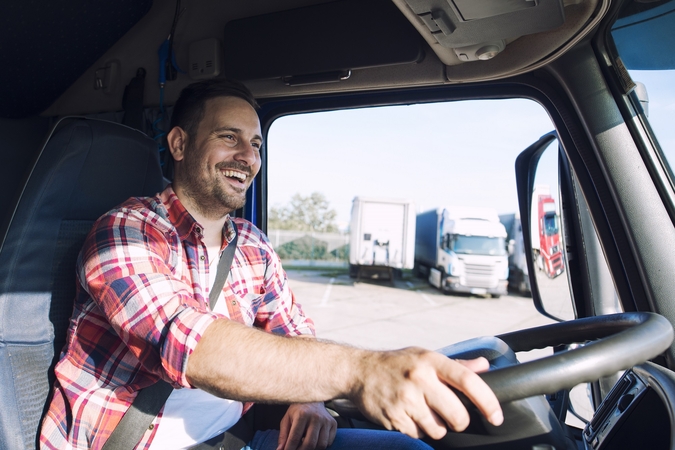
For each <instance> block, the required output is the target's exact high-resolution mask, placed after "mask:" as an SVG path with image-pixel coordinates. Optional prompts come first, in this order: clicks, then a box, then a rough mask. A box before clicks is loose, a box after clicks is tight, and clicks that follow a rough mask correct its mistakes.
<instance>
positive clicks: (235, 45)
mask: <svg viewBox="0 0 675 450" xmlns="http://www.w3.org/2000/svg"><path fill="white" fill-rule="evenodd" d="M423 45H424V44H423V40H422V38H421V36H420V35H419V33H418V32H417V30H416V29H415V28H414V27H413V26H412V25H411V24H410V22H409V21H408V20H407V19H406V18H405V16H403V14H401V12H400V11H399V9H398V8H397V7H396V6H395V5H394V4H393V3H392V2H391V0H369V1H363V0H342V1H336V2H330V3H323V4H319V5H313V6H307V7H303V8H297V9H293V10H289V11H281V12H277V13H271V14H265V15H261V16H255V17H248V18H244V19H238V20H233V21H230V22H228V23H227V24H226V25H225V36H224V45H223V50H224V56H223V60H224V72H225V74H226V76H228V77H231V78H235V79H238V80H255V79H266V78H280V77H281V78H284V79H285V81H286V82H287V83H289V84H301V83H302V81H303V80H305V81H306V82H307V83H310V82H328V81H338V80H339V79H340V78H343V79H344V78H346V77H348V76H349V73H350V71H351V70H353V69H360V68H366V67H376V66H388V65H394V64H405V63H415V62H418V61H421V60H422V58H423V56H424V51H423ZM294 81H295V83H294Z"/></svg>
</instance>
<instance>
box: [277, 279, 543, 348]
mask: <svg viewBox="0 0 675 450" xmlns="http://www.w3.org/2000/svg"><path fill="white" fill-rule="evenodd" d="M287 273H288V277H289V280H290V285H291V288H292V289H293V292H294V293H295V296H296V299H297V301H298V302H299V303H300V304H301V305H302V307H303V309H304V310H305V312H306V313H307V315H309V316H310V317H311V318H312V319H313V320H314V322H315V325H316V330H317V336H318V337H319V338H323V339H329V340H333V341H337V342H343V343H348V344H352V345H355V346H359V347H364V348H372V349H393V348H401V347H407V346H413V345H414V346H420V347H425V348H428V349H432V350H434V349H438V348H441V347H445V346H446V345H449V344H451V343H455V342H459V341H463V340H466V339H470V338H474V337H479V336H493V335H496V334H500V333H505V332H508V331H514V330H518V329H522V328H528V327H535V326H539V325H544V324H549V323H552V322H553V321H552V320H550V319H548V318H546V317H544V316H542V315H541V314H539V312H537V310H536V309H535V307H534V305H533V303H532V299H531V298H529V297H521V296H517V295H508V296H503V297H501V298H499V299H494V298H485V297H480V296H466V295H443V294H442V293H441V292H440V291H438V290H437V289H435V288H433V287H431V286H430V285H429V284H428V283H427V282H426V280H422V279H418V278H415V277H413V276H412V275H409V274H404V276H403V278H402V279H400V280H395V286H393V287H392V286H391V284H390V282H389V281H385V280H379V281H378V280H367V281H360V282H356V280H355V279H353V278H350V277H349V275H348V274H347V271H346V270H340V269H325V270H317V269H314V270H288V271H287Z"/></svg>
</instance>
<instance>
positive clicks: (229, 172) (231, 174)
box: [224, 170, 246, 181]
mask: <svg viewBox="0 0 675 450" xmlns="http://www.w3.org/2000/svg"><path fill="white" fill-rule="evenodd" d="M224 173H225V176H226V177H230V178H237V179H238V180H241V181H244V180H245V179H246V174H244V173H241V172H237V171H234V170H225V171H224Z"/></svg>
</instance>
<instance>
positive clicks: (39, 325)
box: [0, 118, 164, 450]
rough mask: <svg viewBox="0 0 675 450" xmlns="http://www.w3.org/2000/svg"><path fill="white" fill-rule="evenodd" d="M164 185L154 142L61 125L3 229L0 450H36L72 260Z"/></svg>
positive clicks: (67, 303) (101, 124)
mask: <svg viewBox="0 0 675 450" xmlns="http://www.w3.org/2000/svg"><path fill="white" fill-rule="evenodd" d="M163 185H164V180H163V177H162V171H161V168H160V164H159V158H158V150H157V144H156V143H155V142H154V141H153V140H152V139H150V138H149V137H147V136H145V135H144V134H142V133H140V132H139V131H136V130H134V129H132V128H128V127H126V126H123V125H119V124H115V123H111V122H105V121H101V120H93V119H84V118H67V119H64V120H61V121H60V122H59V124H58V125H57V126H56V127H55V130H54V132H53V133H52V135H51V137H50V138H49V139H48V140H47V143H46V144H45V146H44V148H43V149H42V151H41V153H40V155H39V156H38V158H37V160H36V162H35V164H34V166H33V169H32V171H31V173H30V175H29V176H28V178H27V180H26V181H25V183H24V185H23V192H22V194H21V196H20V198H19V199H18V200H17V202H16V203H15V206H14V212H13V214H12V216H11V218H8V219H7V220H6V221H5V224H4V225H3V226H2V228H1V229H0V239H1V241H0V448H2V449H5V450H15V449H16V450H25V449H33V448H35V447H36V445H37V444H36V436H37V430H38V428H39V424H40V420H41V417H42V415H43V412H44V410H45V405H46V401H47V396H48V394H49V391H50V386H51V384H52V381H53V366H54V363H55V361H56V360H57V359H58V356H59V353H60V351H61V349H62V348H63V345H64V343H65V338H66V330H67V327H68V321H69V318H70V315H71V313H72V307H73V300H74V298H75V282H76V279H75V261H76V258H77V255H78V253H79V250H80V247H81V246H82V243H83V241H84V238H85V236H86V234H87V233H88V231H89V230H90V228H91V226H92V224H93V222H94V221H95V220H96V219H97V218H98V217H99V216H101V215H102V214H103V213H105V212H106V211H107V210H109V209H111V208H112V207H114V206H115V205H117V204H119V203H121V202H122V201H124V200H126V199H127V198H129V197H131V196H146V195H154V194H155V193H157V192H159V191H161V190H162V188H163Z"/></svg>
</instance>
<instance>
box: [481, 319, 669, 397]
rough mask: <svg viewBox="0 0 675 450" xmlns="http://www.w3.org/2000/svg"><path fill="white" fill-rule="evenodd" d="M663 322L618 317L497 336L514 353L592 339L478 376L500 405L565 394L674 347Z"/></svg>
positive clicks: (568, 323) (587, 320) (560, 324)
mask: <svg viewBox="0 0 675 450" xmlns="http://www.w3.org/2000/svg"><path fill="white" fill-rule="evenodd" d="M673 336H674V333H673V327H672V325H671V324H670V322H668V320H667V319H666V318H665V317H663V316H660V315H658V314H654V313H649V312H631V313H619V314H611V315H605V316H596V317H588V318H584V319H577V320H571V321H567V322H560V323H555V324H551V325H544V326H541V327H536V328H528V329H525V330H520V331H515V332H512V333H506V334H502V335H499V336H497V338H499V339H501V340H503V341H504V342H505V343H506V344H507V345H508V346H509V347H510V348H511V349H512V350H513V351H514V352H521V351H530V350H534V349H539V348H546V347H550V346H559V345H569V344H575V343H583V342H587V341H591V340H593V342H590V343H588V344H586V345H584V346H583V347H578V348H575V349H571V350H566V351H562V352H558V353H556V354H554V355H551V356H547V357H544V358H541V359H537V360H534V361H529V362H526V363H522V364H516V365H513V366H508V367H503V368H498V369H495V370H490V371H488V372H484V373H481V374H480V376H481V378H482V379H483V380H484V381H485V382H486V383H487V385H488V386H490V388H491V389H492V390H493V392H494V393H495V395H496V396H497V399H499V401H500V402H501V403H507V402H511V401H514V400H519V399H523V398H527V397H532V396H534V395H542V394H550V393H553V392H557V391H560V390H562V389H570V388H572V387H574V386H576V385H578V384H581V383H587V382H591V381H595V380H598V379H600V378H602V377H605V376H609V375H612V374H614V373H616V372H618V371H620V370H625V369H629V368H631V367H633V366H635V365H637V364H641V363H643V362H645V361H647V360H649V359H651V358H654V357H656V356H658V355H659V354H661V353H663V352H664V351H665V350H666V349H668V347H669V346H670V344H671V343H672V342H673Z"/></svg>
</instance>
